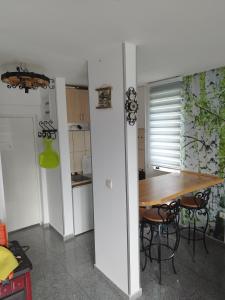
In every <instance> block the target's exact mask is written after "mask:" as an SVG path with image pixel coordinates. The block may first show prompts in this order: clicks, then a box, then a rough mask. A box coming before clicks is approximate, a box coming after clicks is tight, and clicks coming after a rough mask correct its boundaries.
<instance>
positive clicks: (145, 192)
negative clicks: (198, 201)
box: [139, 171, 224, 207]
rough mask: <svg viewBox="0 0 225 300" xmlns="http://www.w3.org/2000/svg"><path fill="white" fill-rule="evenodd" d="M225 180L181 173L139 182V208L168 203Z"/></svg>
mask: <svg viewBox="0 0 225 300" xmlns="http://www.w3.org/2000/svg"><path fill="white" fill-rule="evenodd" d="M223 182H224V179H222V178H220V177H217V176H213V175H208V174H201V173H195V172H190V171H180V172H179V173H170V174H166V175H161V176H157V177H152V178H147V179H144V180H140V181H139V206H140V207H146V206H152V205H157V204H163V203H167V202H169V201H171V200H175V199H176V198H178V197H179V196H183V195H185V194H188V193H191V192H196V191H199V190H201V189H205V188H208V187H211V186H214V185H217V184H220V183H223Z"/></svg>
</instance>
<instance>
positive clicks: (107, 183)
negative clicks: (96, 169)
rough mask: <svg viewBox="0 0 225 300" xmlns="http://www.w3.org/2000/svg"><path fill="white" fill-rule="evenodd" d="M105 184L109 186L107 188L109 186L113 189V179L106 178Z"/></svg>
mask: <svg viewBox="0 0 225 300" xmlns="http://www.w3.org/2000/svg"><path fill="white" fill-rule="evenodd" d="M105 185H106V186H107V188H109V189H110V190H111V189H112V179H106V181H105Z"/></svg>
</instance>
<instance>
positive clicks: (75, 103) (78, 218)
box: [66, 85, 94, 235]
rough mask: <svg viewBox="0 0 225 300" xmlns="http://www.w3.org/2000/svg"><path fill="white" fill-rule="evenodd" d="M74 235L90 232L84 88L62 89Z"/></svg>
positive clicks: (88, 131)
mask: <svg viewBox="0 0 225 300" xmlns="http://www.w3.org/2000/svg"><path fill="white" fill-rule="evenodd" d="M66 102H67V122H68V131H69V132H68V133H69V150H70V170H71V186H72V198H73V220H74V234H75V235H78V234H81V233H84V232H86V231H89V230H93V229H94V212H93V193H92V168H91V143H90V112H89V100H88V88H87V87H83V86H72V85H67V86H66Z"/></svg>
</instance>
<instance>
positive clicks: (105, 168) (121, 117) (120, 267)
mask: <svg viewBox="0 0 225 300" xmlns="http://www.w3.org/2000/svg"><path fill="white" fill-rule="evenodd" d="M134 52H135V51H134ZM127 62H128V61H127ZM123 63H124V61H123V48H122V45H116V46H114V47H112V48H111V49H105V51H104V53H101V54H100V55H99V56H98V57H94V58H93V57H92V58H90V59H89V61H88V75H89V101H90V115H91V145H92V168H93V194H94V219H95V258H96V262H95V265H96V267H97V268H98V269H99V270H101V271H102V272H103V273H104V274H105V275H106V276H107V277H108V278H109V279H111V280H112V281H113V282H114V283H115V284H116V285H117V286H118V287H119V288H120V289H121V290H122V291H124V292H125V293H126V294H128V295H131V293H132V292H133V291H134V290H135V288H136V286H135V287H134V286H132V287H131V286H130V285H131V284H133V279H131V276H130V273H129V272H130V271H131V266H130V256H129V255H130V254H131V251H130V249H128V247H130V242H129V238H130V237H129V233H128V231H129V230H128V221H129V220H128V211H127V210H129V209H128V207H127V206H128V203H127V201H129V199H128V198H127V179H126V175H127V168H126V167H127V164H129V162H130V158H129V160H128V161H126V134H125V129H126V123H125V112H124V76H123V72H124V71H125V72H126V71H128V70H130V71H132V74H133V72H134V70H133V68H132V67H131V68H130V69H129V68H128V65H126V69H123ZM128 63H129V62H128ZM133 67H134V65H133ZM134 77H135V76H133V75H132V80H133V81H132V84H133V83H134V81H135V80H136V78H135V79H134ZM103 84H108V85H110V86H112V108H111V109H96V105H97V95H98V93H97V92H96V91H95V89H96V88H98V87H101V86H102V85H103ZM135 84H136V83H135ZM134 130H135V128H134ZM133 133H134V132H132V135H133V138H131V140H132V141H133V142H132V141H131V140H130V145H129V147H130V146H134V147H137V143H136V140H135V135H136V134H135V133H134V134H133ZM127 134H128V135H129V133H127ZM133 143H134V145H133ZM134 152H136V151H134ZM136 163H137V157H136V154H135V157H134V168H133V171H134V172H135V175H134V176H137V165H136ZM107 179H110V180H112V189H110V188H108V187H107V186H106V180H107ZM135 185H137V181H136V183H135ZM134 189H135V187H134ZM136 197H137V194H136V191H135V195H134V199H130V201H134V203H135V204H134V205H135V210H136V214H134V215H135V219H134V224H135V225H134V226H135V232H134V236H135V241H134V244H135V243H136V244H138V235H137V234H136V233H137V228H136V222H137V214H138V208H137V206H136V204H137V202H136V201H137V199H136ZM130 208H131V206H130ZM132 209H133V208H131V210H132ZM130 216H132V215H130ZM134 247H135V249H134V252H135V253H136V252H137V251H136V249H137V245H135V246H134ZM131 256H132V257H133V255H132V254H131ZM136 265H138V270H137V277H138V284H137V285H139V261H138V262H135V266H136ZM132 270H133V269H132Z"/></svg>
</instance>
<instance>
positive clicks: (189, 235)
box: [188, 209, 191, 244]
mask: <svg viewBox="0 0 225 300" xmlns="http://www.w3.org/2000/svg"><path fill="white" fill-rule="evenodd" d="M188 219H189V220H188V244H190V238H191V220H190V219H191V212H190V210H189V209H188Z"/></svg>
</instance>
